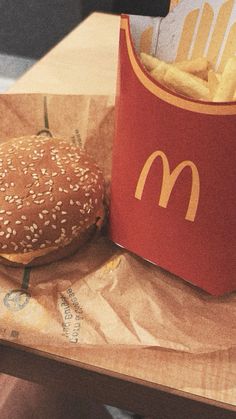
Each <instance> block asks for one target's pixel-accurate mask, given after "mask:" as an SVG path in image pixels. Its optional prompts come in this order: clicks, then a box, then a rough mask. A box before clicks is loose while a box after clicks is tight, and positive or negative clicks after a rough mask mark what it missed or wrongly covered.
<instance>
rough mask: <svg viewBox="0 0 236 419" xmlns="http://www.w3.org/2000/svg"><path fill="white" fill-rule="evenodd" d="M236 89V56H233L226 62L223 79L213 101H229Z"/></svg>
mask: <svg viewBox="0 0 236 419" xmlns="http://www.w3.org/2000/svg"><path fill="white" fill-rule="evenodd" d="M235 91H236V57H235V56H234V57H231V58H229V59H228V60H227V62H226V64H225V68H224V71H223V73H222V77H221V80H220V82H219V84H218V87H217V89H216V92H215V94H214V96H213V102H229V101H231V100H233V99H234V93H235Z"/></svg>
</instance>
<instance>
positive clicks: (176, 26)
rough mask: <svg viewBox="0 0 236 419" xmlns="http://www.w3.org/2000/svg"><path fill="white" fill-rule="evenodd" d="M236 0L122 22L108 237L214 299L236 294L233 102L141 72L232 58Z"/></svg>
mask: <svg viewBox="0 0 236 419" xmlns="http://www.w3.org/2000/svg"><path fill="white" fill-rule="evenodd" d="M235 33H236V2H235V1H231V0H228V1H222V0H214V1H213V0H208V2H206V1H204V0H197V1H190V0H182V1H181V2H180V4H179V5H178V6H177V7H176V8H174V9H173V10H172V11H171V12H170V13H169V14H168V15H167V17H166V18H150V17H141V16H127V15H124V16H122V17H121V28H120V57H119V75H118V94H117V102H116V104H117V107H116V109H117V114H116V134H115V143H114V150H113V168H112V185H111V212H110V234H111V238H112V240H113V241H114V242H115V243H117V244H118V245H120V246H123V247H125V248H126V249H128V250H130V251H132V252H134V253H136V254H137V255H139V256H141V257H143V258H145V259H147V260H149V261H151V262H153V263H155V264H157V265H159V266H161V267H162V268H164V269H166V270H168V271H170V272H171V273H174V274H176V275H178V276H180V277H181V278H183V279H185V280H186V281H188V282H191V283H192V284H194V285H196V286H198V287H200V288H202V289H204V290H206V291H207V292H209V293H211V294H213V295H217V296H218V295H221V294H223V293H226V292H230V291H234V290H236V102H226V103H221V102H217V103H213V102H203V101H201V100H192V99H188V98H186V97H183V96H181V95H178V94H176V93H173V92H171V91H170V90H169V89H167V88H165V87H163V86H162V85H161V84H159V83H158V82H157V81H155V80H154V79H153V78H152V76H151V75H150V74H149V73H148V72H147V71H146V70H145V68H144V67H143V65H142V63H141V61H140V58H139V53H140V52H141V51H146V52H149V53H151V54H152V55H156V56H157V57H158V58H160V59H162V60H165V61H167V62H172V61H175V60H176V58H178V60H184V59H191V58H194V57H196V56H200V55H201V56H205V57H207V58H209V60H210V61H211V63H212V64H213V65H214V67H215V70H217V71H218V70H219V71H220V69H222V68H223V67H224V63H225V62H226V60H227V58H228V57H229V56H230V55H234V54H236V34H235Z"/></svg>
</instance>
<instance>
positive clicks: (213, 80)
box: [208, 70, 221, 98]
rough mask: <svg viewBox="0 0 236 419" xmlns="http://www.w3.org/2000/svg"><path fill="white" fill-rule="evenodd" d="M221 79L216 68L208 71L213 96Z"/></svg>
mask: <svg viewBox="0 0 236 419" xmlns="http://www.w3.org/2000/svg"><path fill="white" fill-rule="evenodd" d="M220 80H221V74H220V73H216V72H215V71H214V70H209V71H208V87H209V91H210V97H211V98H213V97H214V95H215V93H216V90H217V87H218V85H219V82H220Z"/></svg>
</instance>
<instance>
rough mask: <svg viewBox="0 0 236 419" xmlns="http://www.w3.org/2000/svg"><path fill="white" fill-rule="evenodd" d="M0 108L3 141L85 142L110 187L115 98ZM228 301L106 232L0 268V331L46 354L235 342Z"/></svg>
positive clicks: (23, 99)
mask: <svg viewBox="0 0 236 419" xmlns="http://www.w3.org/2000/svg"><path fill="white" fill-rule="evenodd" d="M0 113H1V116H2V118H1V120H0V138H1V140H2V141H5V140H7V139H8V138H10V137H13V136H20V135H25V134H37V133H39V132H42V131H43V132H45V133H47V132H48V131H50V132H51V133H52V134H53V135H55V136H56V135H57V136H63V137H66V138H68V140H70V141H73V142H76V143H78V144H80V145H81V146H82V147H84V148H86V149H87V150H88V151H89V153H90V154H92V155H93V156H94V157H95V158H96V160H97V162H98V164H99V165H100V166H101V168H102V169H103V171H104V175H105V179H106V184H107V194H108V195H109V183H110V173H111V158H112V139H113V130H114V104H113V98H110V97H104V96H95V97H90V96H62V95H47V96H44V95H39V94H32V95H3V96H1V97H0ZM222 280H223V279H222ZM235 303H236V293H231V294H228V295H225V296H223V297H220V298H214V297H212V296H209V295H208V294H206V293H204V292H203V291H200V290H199V289H197V288H195V287H193V286H192V285H190V284H188V283H186V282H184V281H182V280H181V279H180V278H177V277H175V276H174V275H171V274H170V273H168V272H166V271H164V270H162V269H160V268H159V267H157V266H154V265H152V264H150V263H149V262H147V261H144V260H142V259H140V258H138V257H136V256H134V255H132V254H130V253H128V252H127V251H124V250H123V249H120V248H118V247H117V246H115V245H114V244H113V243H111V242H110V241H109V238H108V236H107V234H106V232H103V233H101V234H98V235H97V236H96V237H95V238H93V239H92V240H91V241H90V242H89V243H88V244H87V245H86V246H84V248H83V249H81V250H80V251H79V252H77V253H76V254H75V255H74V256H71V257H69V258H67V259H64V260H62V261H58V262H56V263H53V264H51V265H47V266H43V267H38V268H32V269H30V268H26V269H18V268H10V267H6V266H0V338H1V339H5V340H9V341H15V342H18V343H21V344H23V345H25V346H30V347H33V348H37V349H43V350H45V348H46V349H47V350H48V351H51V352H56V351H57V349H58V348H61V349H62V348H63V349H66V348H72V347H73V348H76V347H77V346H78V345H92V346H94V345H97V346H99V347H100V346H101V345H108V344H109V345H125V347H126V348H127V347H129V346H132V347H161V348H168V349H173V350H178V351H186V352H192V353H206V352H212V351H216V350H226V349H229V348H232V347H234V346H235V345H236V333H235V331H236V304H235Z"/></svg>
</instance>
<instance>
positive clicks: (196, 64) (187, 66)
mask: <svg viewBox="0 0 236 419" xmlns="http://www.w3.org/2000/svg"><path fill="white" fill-rule="evenodd" d="M173 64H174V65H175V66H176V67H177V68H179V69H180V70H183V71H186V72H187V73H190V74H193V75H194V76H197V77H200V78H201V79H203V80H207V77H208V71H209V69H210V67H211V64H210V62H209V61H208V60H207V58H205V57H199V58H195V59H193V60H186V61H180V62H176V63H173Z"/></svg>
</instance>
